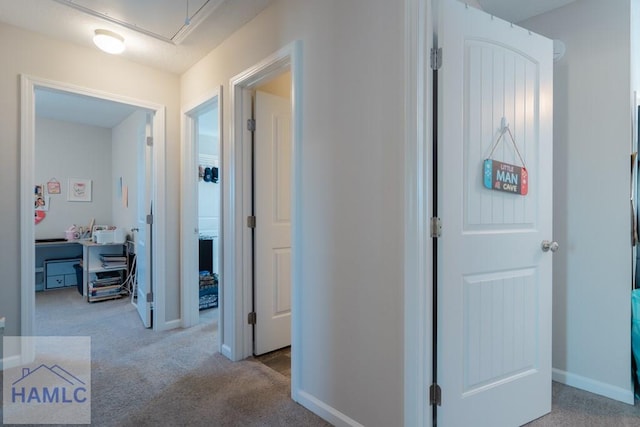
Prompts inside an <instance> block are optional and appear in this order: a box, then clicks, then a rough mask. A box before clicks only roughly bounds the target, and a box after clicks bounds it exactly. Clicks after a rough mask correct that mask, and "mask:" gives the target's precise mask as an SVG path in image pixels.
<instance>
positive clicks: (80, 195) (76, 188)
mask: <svg viewBox="0 0 640 427" xmlns="http://www.w3.org/2000/svg"><path fill="white" fill-rule="evenodd" d="M67 200H68V201H70V202H90V201H91V180H90V179H85V178H69V187H68V191H67Z"/></svg>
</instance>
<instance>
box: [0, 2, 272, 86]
mask: <svg viewBox="0 0 640 427" xmlns="http://www.w3.org/2000/svg"><path fill="white" fill-rule="evenodd" d="M272 1H273V0H135V1H132V0H0V22H4V23H6V24H9V25H13V26H16V27H20V28H24V29H27V30H30V31H34V32H36V33H40V34H43V35H45V36H48V37H50V38H54V39H58V40H62V41H67V42H70V43H74V44H77V45H81V46H86V47H90V48H95V46H94V45H93V41H92V37H93V32H94V30H96V29H98V28H104V29H107V30H111V31H114V32H116V33H118V34H120V35H122V36H123V37H124V39H125V43H126V46H127V49H126V51H125V52H124V53H123V54H122V55H121V56H123V57H124V58H127V59H130V60H132V61H136V62H139V63H143V64H147V65H149V66H152V67H154V68H158V69H162V70H167V71H169V72H172V73H176V74H181V73H183V72H184V71H186V70H187V69H188V68H189V67H190V66H192V65H193V64H194V63H196V62H197V61H198V60H200V59H201V58H203V57H204V56H205V55H206V54H207V53H209V52H210V51H212V50H213V49H214V48H215V47H216V46H218V45H219V44H220V43H221V42H222V41H224V40H225V39H226V38H227V37H229V36H230V35H231V34H232V33H233V32H235V31H236V30H237V29H238V28H240V27H241V26H242V25H244V24H245V23H247V22H248V21H250V20H251V19H252V18H254V17H255V16H256V15H258V14H259V13H260V12H261V11H262V10H264V8H266V7H267V6H268V5H269V4H270V3H271V2H272ZM187 4H188V8H189V14H188V15H187ZM187 16H188V17H189V19H190V23H189V25H185V20H186V18H187ZM105 55H107V54H105Z"/></svg>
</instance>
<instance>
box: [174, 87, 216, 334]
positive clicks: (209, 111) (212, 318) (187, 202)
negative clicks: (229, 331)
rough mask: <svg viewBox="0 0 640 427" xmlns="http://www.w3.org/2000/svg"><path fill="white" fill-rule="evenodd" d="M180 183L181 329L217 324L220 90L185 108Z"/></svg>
mask: <svg viewBox="0 0 640 427" xmlns="http://www.w3.org/2000/svg"><path fill="white" fill-rule="evenodd" d="M183 117H184V123H183V126H184V128H183V129H184V141H185V143H184V144H183V153H182V158H183V164H182V169H183V187H182V230H183V234H182V236H183V237H182V243H181V265H182V284H183V285H182V300H183V304H182V310H183V319H182V320H183V327H190V326H194V325H196V324H198V323H201V322H217V320H218V313H219V301H220V295H219V289H220V287H219V282H220V274H221V268H220V265H221V254H220V240H221V231H222V227H221V224H222V219H221V204H222V191H221V188H220V186H221V179H220V178H221V173H220V170H221V144H220V140H221V131H220V128H221V126H220V125H221V96H220V90H216V91H215V93H213V94H210V96H208V97H207V98H206V100H205V101H203V102H200V103H198V104H197V105H195V106H193V107H190V108H188V109H185V111H184V112H183Z"/></svg>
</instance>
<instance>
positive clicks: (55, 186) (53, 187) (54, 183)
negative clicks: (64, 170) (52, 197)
mask: <svg viewBox="0 0 640 427" xmlns="http://www.w3.org/2000/svg"><path fill="white" fill-rule="evenodd" d="M47 193H49V194H60V181H58V180H57V179H55V178H51V180H49V182H47Z"/></svg>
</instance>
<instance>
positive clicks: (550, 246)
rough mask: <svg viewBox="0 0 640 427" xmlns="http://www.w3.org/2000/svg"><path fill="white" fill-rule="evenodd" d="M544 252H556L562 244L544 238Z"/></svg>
mask: <svg viewBox="0 0 640 427" xmlns="http://www.w3.org/2000/svg"><path fill="white" fill-rule="evenodd" d="M541 247H542V252H549V251H551V252H555V251H557V250H558V248H560V245H559V244H558V242H550V241H549V240H543V241H542V245H541Z"/></svg>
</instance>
